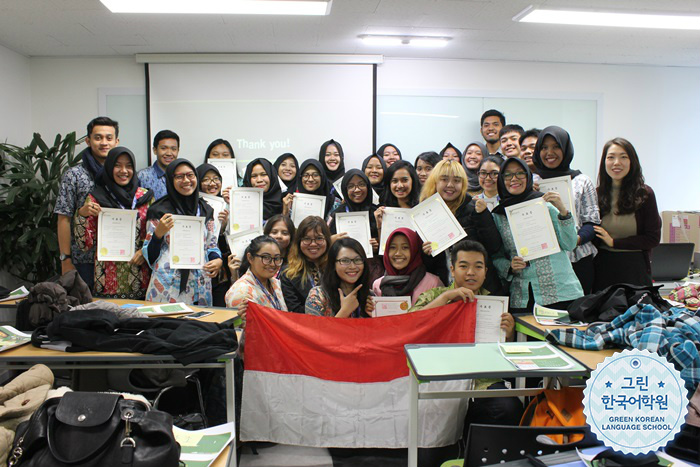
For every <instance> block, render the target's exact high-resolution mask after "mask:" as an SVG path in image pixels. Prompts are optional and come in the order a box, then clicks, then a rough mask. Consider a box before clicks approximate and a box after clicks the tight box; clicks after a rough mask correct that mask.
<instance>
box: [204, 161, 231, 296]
mask: <svg viewBox="0 0 700 467" xmlns="http://www.w3.org/2000/svg"><path fill="white" fill-rule="evenodd" d="M197 181H198V182H199V192H200V193H204V194H207V195H210V196H217V197H220V196H221V188H222V183H221V173H220V172H219V169H217V168H216V167H214V166H213V165H211V164H202V165H200V166H199V167H197ZM204 201H206V202H207V203H208V202H209V200H207V198H204ZM222 201H223V198H222ZM228 214H229V212H228V204H227V209H224V210H223V211H221V212H220V213H219V219H218V221H219V222H220V224H221V228H220V229H219V239H218V241H217V244H218V245H219V250H221V259H222V260H223V262H224V264H227V263H228V261H229V257H230V256H231V248H230V247H229V244H228V241H227V240H226V228H227V226H228ZM234 259H235V258H234ZM236 264H238V265H240V258H239V259H238V261H237V263H236ZM237 278H238V277H237V276H236V277H235V278H234V279H237ZM211 287H212V294H213V297H214V298H213V300H214V302H213V303H214V306H223V307H225V306H226V300H225V297H226V292H228V289H229V288H230V287H231V270H230V269H229V268H227V267H222V268H221V270H220V271H219V275H218V276H217V277H213V278H212V284H211Z"/></svg>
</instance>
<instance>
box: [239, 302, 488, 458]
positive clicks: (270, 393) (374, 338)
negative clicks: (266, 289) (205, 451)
mask: <svg viewBox="0 0 700 467" xmlns="http://www.w3.org/2000/svg"><path fill="white" fill-rule="evenodd" d="M246 316H247V323H246V330H245V372H244V374H243V402H242V408H241V440H242V441H271V442H275V443H282V444H291V445H299V446H315V447H355V448H368V447H376V448H400V447H407V446H408V394H409V382H410V380H409V379H408V378H409V374H408V365H407V362H406V355H405V353H404V345H405V344H428V343H430V344H441V343H470V342H474V331H475V325H476V304H475V303H468V304H465V303H461V302H460V303H454V304H451V305H447V306H444V307H439V308H433V309H429V310H422V311H417V312H415V313H409V314H404V315H396V316H386V317H382V318H372V319H336V318H329V317H320V316H311V315H303V314H298V313H287V312H283V311H277V310H273V309H270V308H265V307H261V306H259V305H256V304H255V303H252V302H249V303H248V310H247V314H246ZM467 384H468V382H467V381H440V382H433V383H429V384H422V385H421V386H420V389H421V390H422V391H431V390H432V391H441V390H447V389H449V390H456V389H461V390H464V389H466V388H467ZM465 413H466V400H464V399H447V400H430V399H428V400H421V401H420V403H419V432H420V436H419V445H420V446H423V447H435V446H446V445H449V444H452V443H454V442H456V441H457V440H458V439H459V436H460V435H461V432H462V424H463V421H464V416H465Z"/></svg>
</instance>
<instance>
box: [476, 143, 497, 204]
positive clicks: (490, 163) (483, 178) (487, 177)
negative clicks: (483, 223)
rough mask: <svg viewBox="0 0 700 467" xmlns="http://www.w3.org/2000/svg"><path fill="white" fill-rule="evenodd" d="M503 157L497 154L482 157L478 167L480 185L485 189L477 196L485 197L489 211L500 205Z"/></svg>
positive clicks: (479, 197)
mask: <svg viewBox="0 0 700 467" xmlns="http://www.w3.org/2000/svg"><path fill="white" fill-rule="evenodd" d="M502 163H503V159H501V158H500V157H496V156H488V157H485V158H484V159H482V161H481V163H480V164H479V167H478V168H477V172H476V173H477V176H478V177H479V185H480V186H481V188H482V189H483V191H482V192H481V193H479V194H478V195H476V196H475V198H478V199H483V200H484V201H485V202H486V206H487V207H488V208H489V211H493V208H495V207H496V206H498V202H499V201H500V200H501V198H499V197H498V183H497V182H498V174H499V173H501V164H502Z"/></svg>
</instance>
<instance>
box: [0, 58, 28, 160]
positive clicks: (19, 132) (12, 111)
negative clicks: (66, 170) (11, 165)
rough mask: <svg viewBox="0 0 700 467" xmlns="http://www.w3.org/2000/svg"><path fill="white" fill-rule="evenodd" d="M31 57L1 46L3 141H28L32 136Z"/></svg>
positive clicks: (21, 143)
mask: <svg viewBox="0 0 700 467" xmlns="http://www.w3.org/2000/svg"><path fill="white" fill-rule="evenodd" d="M29 76H30V60H29V59H28V58H26V57H24V56H22V55H20V54H18V53H15V52H13V51H11V50H10V49H7V48H5V47H3V46H0V109H2V111H1V112H0V142H3V143H4V142H8V143H11V144H16V145H17V146H25V145H27V144H29V140H30V138H31V136H32V122H31V106H30V102H31V91H30V85H29Z"/></svg>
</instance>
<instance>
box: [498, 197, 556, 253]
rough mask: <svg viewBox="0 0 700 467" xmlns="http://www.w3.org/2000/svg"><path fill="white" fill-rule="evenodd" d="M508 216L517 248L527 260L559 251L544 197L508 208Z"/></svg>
mask: <svg viewBox="0 0 700 467" xmlns="http://www.w3.org/2000/svg"><path fill="white" fill-rule="evenodd" d="M506 216H507V217H508V223H509V224H510V231H511V232H512V233H513V241H514V242H515V250H516V251H517V252H518V256H520V257H521V258H523V259H524V260H525V261H531V260H533V259H537V258H542V257H545V256H549V255H553V254H554V253H559V252H560V251H561V248H559V241H558V240H557V234H556V232H555V231H554V224H552V218H551V217H550V215H549V207H548V206H547V202H546V201H545V200H543V199H542V198H537V199H531V200H530V201H524V202H522V203H518V204H516V205H514V206H509V207H507V208H506Z"/></svg>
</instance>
